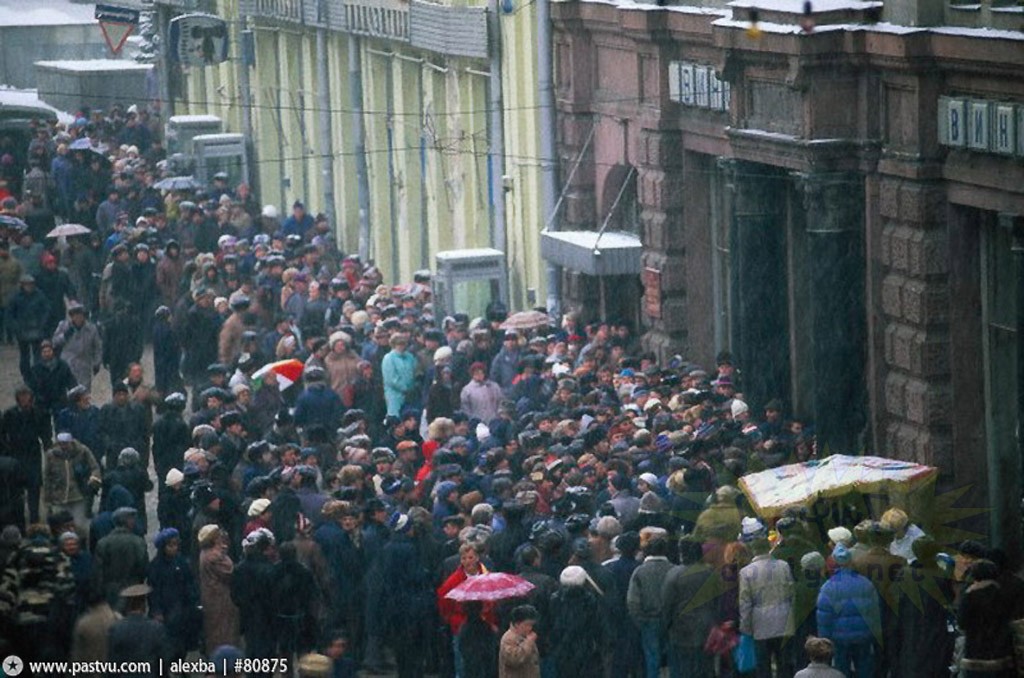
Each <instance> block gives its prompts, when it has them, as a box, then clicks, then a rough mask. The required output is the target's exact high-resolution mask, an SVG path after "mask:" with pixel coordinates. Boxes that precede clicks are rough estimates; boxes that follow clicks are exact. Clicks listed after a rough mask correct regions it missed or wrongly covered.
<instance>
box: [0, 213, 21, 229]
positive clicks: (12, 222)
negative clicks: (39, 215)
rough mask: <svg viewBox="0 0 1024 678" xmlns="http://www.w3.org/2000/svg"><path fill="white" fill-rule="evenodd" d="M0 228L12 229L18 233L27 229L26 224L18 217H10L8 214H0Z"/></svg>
mask: <svg viewBox="0 0 1024 678" xmlns="http://www.w3.org/2000/svg"><path fill="white" fill-rule="evenodd" d="M0 228H13V229H16V230H19V231H24V230H25V229H27V228H28V224H26V223H25V222H24V221H22V220H21V219H19V218H18V217H14V216H11V215H10V214H0Z"/></svg>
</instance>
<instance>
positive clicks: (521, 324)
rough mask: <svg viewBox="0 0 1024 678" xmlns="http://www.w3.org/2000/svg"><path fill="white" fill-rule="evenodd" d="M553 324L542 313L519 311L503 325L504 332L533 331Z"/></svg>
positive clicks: (545, 314) (546, 315)
mask: <svg viewBox="0 0 1024 678" xmlns="http://www.w3.org/2000/svg"><path fill="white" fill-rule="evenodd" d="M550 324H551V318H549V317H548V314H547V313H543V312H541V311H519V312H518V313H513V314H512V315H510V316H509V317H508V318H506V319H505V322H503V323H501V329H503V330H532V329H536V328H538V327H545V326H547V325H550Z"/></svg>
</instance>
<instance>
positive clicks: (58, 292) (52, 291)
mask: <svg viewBox="0 0 1024 678" xmlns="http://www.w3.org/2000/svg"><path fill="white" fill-rule="evenodd" d="M36 287H37V288H38V289H39V291H40V292H42V293H43V295H45V296H46V300H47V302H48V304H47V313H46V325H45V326H44V328H43V336H44V337H49V336H50V335H51V334H52V333H53V330H54V328H56V327H57V323H59V322H60V321H61V320H63V319H64V313H65V311H66V306H65V302H64V299H65V297H66V298H68V299H74V298H75V296H76V295H75V288H74V286H73V285H72V284H71V278H70V277H68V272H67V271H65V270H64V269H62V268H58V269H45V268H44V269H42V270H41V271H39V273H37V274H36Z"/></svg>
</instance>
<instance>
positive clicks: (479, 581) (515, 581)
mask: <svg viewBox="0 0 1024 678" xmlns="http://www.w3.org/2000/svg"><path fill="white" fill-rule="evenodd" d="M533 589H534V586H533V584H531V583H530V582H528V581H526V580H525V579H523V578H522V577H517V576H516V575H514V574H506V573H505V572H488V573H487V574H481V575H479V576H476V577H470V578H469V579H467V580H466V581H464V582H462V583H461V584H459V585H458V586H456V587H455V588H453V589H452V590H451V591H449V592H448V593H447V594H445V598H448V599H449V600H457V601H459V602H467V601H471V600H476V601H482V602H488V601H493V600H505V599H506V598H520V597H522V596H525V595H526V594H527V593H529V592H530V591H532V590H533Z"/></svg>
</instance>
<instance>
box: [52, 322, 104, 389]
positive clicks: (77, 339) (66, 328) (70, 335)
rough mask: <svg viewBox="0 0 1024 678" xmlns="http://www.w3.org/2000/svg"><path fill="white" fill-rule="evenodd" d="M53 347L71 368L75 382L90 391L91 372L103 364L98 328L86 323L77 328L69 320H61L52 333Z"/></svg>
mask: <svg viewBox="0 0 1024 678" xmlns="http://www.w3.org/2000/svg"><path fill="white" fill-rule="evenodd" d="M53 347H54V348H55V349H56V350H58V351H60V357H61V359H62V360H63V361H64V362H66V363H67V364H68V367H70V368H71V374H73V375H74V377H75V381H77V382H78V383H79V384H81V385H82V386H84V387H86V388H87V389H92V375H93V372H94V371H95V370H98V369H99V368H100V365H102V364H103V341H102V340H101V339H100V331H99V328H98V327H96V325H94V324H93V323H91V322H88V321H87V322H86V323H85V324H84V325H82V327H80V328H79V327H75V326H74V324H72V322H71V321H70V320H62V321H61V322H60V324H59V325H57V331H56V332H54V333H53Z"/></svg>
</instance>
